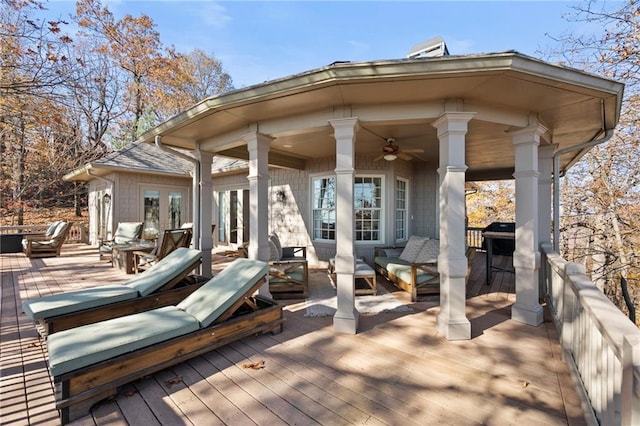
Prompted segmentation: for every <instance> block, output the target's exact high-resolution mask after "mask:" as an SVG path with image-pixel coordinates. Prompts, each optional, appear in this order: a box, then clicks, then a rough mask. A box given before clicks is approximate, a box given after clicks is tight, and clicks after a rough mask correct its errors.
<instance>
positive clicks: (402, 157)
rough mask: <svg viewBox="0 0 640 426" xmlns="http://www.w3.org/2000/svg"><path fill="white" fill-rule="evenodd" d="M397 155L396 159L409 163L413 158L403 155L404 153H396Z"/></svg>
mask: <svg viewBox="0 0 640 426" xmlns="http://www.w3.org/2000/svg"><path fill="white" fill-rule="evenodd" d="M397 155H398V158H401V159H403V160H405V161H409V160H411V159H412V158H413V157H411V156H410V155H407V154H405V153H404V152H402V151H400V152H398V154H397Z"/></svg>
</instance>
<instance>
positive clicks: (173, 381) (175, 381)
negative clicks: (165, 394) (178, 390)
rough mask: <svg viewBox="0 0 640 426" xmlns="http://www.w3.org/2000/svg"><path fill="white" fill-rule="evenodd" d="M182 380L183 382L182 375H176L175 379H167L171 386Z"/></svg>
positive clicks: (168, 384)
mask: <svg viewBox="0 0 640 426" xmlns="http://www.w3.org/2000/svg"><path fill="white" fill-rule="evenodd" d="M180 382H182V376H176V377H174V378H173V379H169V380H167V386H169V387H171V386H173V385H177V384H178V383H180Z"/></svg>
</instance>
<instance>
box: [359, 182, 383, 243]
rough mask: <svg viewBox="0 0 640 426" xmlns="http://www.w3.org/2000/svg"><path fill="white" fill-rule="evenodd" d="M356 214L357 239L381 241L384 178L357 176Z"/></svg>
mask: <svg viewBox="0 0 640 426" xmlns="http://www.w3.org/2000/svg"><path fill="white" fill-rule="evenodd" d="M353 198H354V200H353V201H354V206H353V207H354V215H355V218H356V223H355V225H356V228H355V230H356V241H379V240H380V239H381V238H380V237H381V235H380V231H381V223H382V222H381V218H382V178H380V177H359V176H357V177H356V178H355V186H354V193H353Z"/></svg>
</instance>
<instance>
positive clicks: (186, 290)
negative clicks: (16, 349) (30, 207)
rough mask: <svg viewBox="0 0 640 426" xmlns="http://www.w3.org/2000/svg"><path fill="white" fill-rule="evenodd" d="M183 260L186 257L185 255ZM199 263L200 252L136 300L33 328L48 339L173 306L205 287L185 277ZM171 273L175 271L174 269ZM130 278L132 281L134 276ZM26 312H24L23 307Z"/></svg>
mask: <svg viewBox="0 0 640 426" xmlns="http://www.w3.org/2000/svg"><path fill="white" fill-rule="evenodd" d="M183 250H184V251H187V250H188V251H190V252H193V251H195V250H191V249H186V248H185V249H183ZM179 255H183V253H181V252H180V251H178V252H177V253H175V255H174V256H179ZM184 257H186V255H185V256H184ZM201 263H202V253H200V256H199V257H197V258H194V259H193V261H192V262H191V263H189V264H186V265H185V267H184V268H183V269H182V270H181V271H179V272H178V273H177V274H175V276H174V277H173V278H172V279H170V280H168V281H167V282H166V283H164V284H162V286H160V287H159V288H158V289H156V290H155V291H154V292H153V293H151V294H149V295H148V296H142V297H136V298H133V299H127V300H124V301H119V302H114V303H107V304H104V305H101V306H95V307H91V308H88V309H82V310H79V311H75V312H70V313H66V314H61V315H53V316H48V317H43V318H34V321H35V323H36V328H37V329H38V332H39V333H40V335H42V336H47V335H49V334H52V333H55V332H58V331H62V330H67V329H69V328H73V327H79V326H81V325H85V324H92V323H94V322H98V321H104V320H107V319H111V318H117V317H121V316H124V315H130V314H134V313H137V312H144V311H148V310H150V309H155V308H159V307H162V306H168V305H174V304H176V303H178V302H180V301H181V300H183V299H184V298H185V297H187V296H188V295H190V294H191V293H193V292H194V291H195V290H197V289H198V288H199V287H200V286H202V285H203V284H204V282H205V281H204V280H201V279H199V278H198V279H194V278H191V277H188V275H189V274H190V273H191V272H192V271H193V270H194V269H196V268H197V267H198V265H200V264H201ZM174 272H176V271H175V270H174ZM153 273H154V271H153V270H152V269H148V270H147V271H145V272H144V273H143V274H153ZM140 276H142V274H140V275H137V277H140ZM132 279H135V277H134V278H132ZM72 293H75V292H72ZM67 294H69V293H67ZM46 298H47V297H46V296H45V298H41V299H36V300H35V301H37V300H43V299H46ZM30 302H31V301H27V302H25V305H27V304H29V303H30ZM25 312H27V309H26V306H25Z"/></svg>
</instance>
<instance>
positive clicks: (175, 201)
mask: <svg viewBox="0 0 640 426" xmlns="http://www.w3.org/2000/svg"><path fill="white" fill-rule="evenodd" d="M168 225H169V226H168V228H169V229H177V228H180V225H182V193H181V192H169V224H168Z"/></svg>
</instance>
